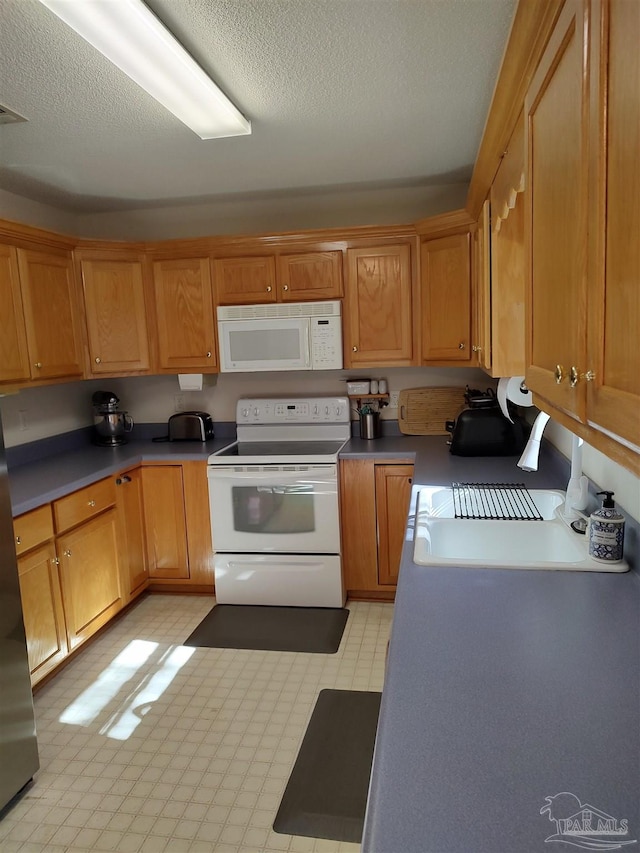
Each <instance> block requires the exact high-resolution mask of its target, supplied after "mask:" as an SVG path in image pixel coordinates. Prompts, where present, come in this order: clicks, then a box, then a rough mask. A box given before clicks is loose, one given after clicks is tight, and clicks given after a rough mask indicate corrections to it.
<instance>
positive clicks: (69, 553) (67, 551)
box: [63, 548, 71, 557]
mask: <svg viewBox="0 0 640 853" xmlns="http://www.w3.org/2000/svg"><path fill="white" fill-rule="evenodd" d="M63 556H65V557H70V556H71V551H70V550H69V548H67V550H66V551H64V552H63Z"/></svg>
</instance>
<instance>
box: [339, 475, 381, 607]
mask: <svg viewBox="0 0 640 853" xmlns="http://www.w3.org/2000/svg"><path fill="white" fill-rule="evenodd" d="M340 516H341V537H342V572H343V576H344V585H345V588H346V590H347V594H349V593H352V592H358V591H366V590H375V589H376V587H377V586H378V545H377V541H376V482H375V469H374V465H373V462H372V461H371V460H369V459H344V460H341V461H340Z"/></svg>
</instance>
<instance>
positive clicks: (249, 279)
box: [213, 255, 277, 305]
mask: <svg viewBox="0 0 640 853" xmlns="http://www.w3.org/2000/svg"><path fill="white" fill-rule="evenodd" d="M213 264H214V278H215V291H216V302H217V303H218V305H244V304H248V305H252V304H253V305H260V304H261V303H263V302H275V301H276V296H277V294H276V259H275V257H274V256H272V255H268V256H263V257H252V258H216V260H215V261H214V262H213Z"/></svg>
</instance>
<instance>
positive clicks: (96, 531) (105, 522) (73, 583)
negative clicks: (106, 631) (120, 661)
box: [57, 509, 123, 650]
mask: <svg viewBox="0 0 640 853" xmlns="http://www.w3.org/2000/svg"><path fill="white" fill-rule="evenodd" d="M57 550H58V554H59V559H60V575H61V581H62V594H63V599H64V606H65V614H66V618H67V639H68V642H69V649H70V650H71V649H74V648H76V646H79V645H80V644H81V643H83V642H84V641H85V640H86V639H88V638H89V637H90V636H91V635H92V634H95V632H96V631H97V630H98V629H99V628H101V627H102V626H103V625H105V624H106V623H107V622H108V621H109V620H110V619H111V618H112V617H113V616H115V615H116V613H117V612H118V611H119V610H120V609H121V608H122V605H123V600H122V593H121V589H120V563H119V559H118V556H119V555H118V532H117V514H116V510H115V509H110V510H107V511H106V512H104V513H102V514H101V515H99V516H97V517H96V518H93V519H92V520H91V521H87V522H85V523H84V524H81V525H80V526H79V527H76V528H75V529H74V530H71V531H69V532H68V533H65V534H63V535H62V536H59V537H58V540H57Z"/></svg>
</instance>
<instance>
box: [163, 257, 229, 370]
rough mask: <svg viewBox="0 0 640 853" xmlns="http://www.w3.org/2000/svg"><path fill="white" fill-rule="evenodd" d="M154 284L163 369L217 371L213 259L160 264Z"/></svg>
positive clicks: (174, 261)
mask: <svg viewBox="0 0 640 853" xmlns="http://www.w3.org/2000/svg"><path fill="white" fill-rule="evenodd" d="M153 284H154V290H155V309H156V328H157V335H158V363H159V366H160V368H161V369H162V370H167V371H172V372H173V373H175V372H176V371H178V372H180V371H184V372H189V371H194V372H198V373H200V372H204V371H215V370H216V368H217V358H216V323H215V315H214V308H213V295H212V288H211V270H210V266H209V258H186V259H184V260H167V261H156V262H155V263H154V265H153Z"/></svg>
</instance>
